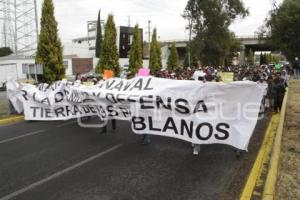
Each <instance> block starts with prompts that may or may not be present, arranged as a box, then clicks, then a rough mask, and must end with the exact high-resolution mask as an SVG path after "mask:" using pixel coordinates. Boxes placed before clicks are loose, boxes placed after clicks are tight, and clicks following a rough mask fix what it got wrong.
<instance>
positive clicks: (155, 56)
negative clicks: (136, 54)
mask: <svg viewBox="0 0 300 200" xmlns="http://www.w3.org/2000/svg"><path fill="white" fill-rule="evenodd" d="M161 68H162V62H161V49H160V45H159V43H158V42H157V30H156V29H154V30H153V34H152V41H151V45H150V59H149V69H150V71H151V74H155V73H156V72H157V71H159V70H160V69H161Z"/></svg>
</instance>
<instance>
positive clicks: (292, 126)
mask: <svg viewBox="0 0 300 200" xmlns="http://www.w3.org/2000/svg"><path fill="white" fill-rule="evenodd" d="M299 174H300V80H292V81H290V83H289V96H288V101H287V108H286V119H285V124H284V131H283V135H282V146H281V154H280V163H279V171H278V179H277V185H276V195H275V199H278V200H279V199H300V175H299Z"/></svg>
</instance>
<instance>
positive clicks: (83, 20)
mask: <svg viewBox="0 0 300 200" xmlns="http://www.w3.org/2000/svg"><path fill="white" fill-rule="evenodd" d="M42 1H43V0H38V5H39V8H38V10H39V18H40V9H41V4H42ZM53 1H54V5H55V16H56V20H57V21H58V28H59V33H60V37H61V39H62V41H64V42H66V41H71V40H72V39H73V38H77V37H83V36H86V35H87V25H86V24H87V21H89V20H96V19H97V13H98V10H99V9H101V18H102V19H106V17H107V15H108V14H109V13H112V14H114V16H115V22H116V25H117V26H120V25H123V26H127V25H128V16H130V21H131V25H132V26H133V25H134V24H136V23H138V24H139V25H140V27H141V28H143V29H144V34H145V32H146V29H147V25H148V20H151V26H152V27H157V29H158V35H159V37H160V39H161V40H175V39H184V38H187V35H188V32H187V31H185V26H186V21H185V20H184V19H183V18H182V17H181V15H182V13H183V10H184V8H185V5H186V3H187V0H53ZM243 2H244V3H245V6H246V7H247V8H249V10H250V15H249V16H248V17H247V18H245V19H238V20H237V21H236V22H235V23H234V24H233V25H232V26H231V30H233V31H234V32H235V33H236V34H237V35H252V34H254V32H255V31H257V29H258V27H259V26H261V25H262V24H263V21H264V19H265V17H266V16H267V13H268V11H269V10H270V9H271V3H270V2H271V0H243ZM277 2H278V3H280V2H282V0H277ZM144 37H145V38H144V39H146V38H147V35H144Z"/></svg>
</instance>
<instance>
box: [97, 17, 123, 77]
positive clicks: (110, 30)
mask: <svg viewBox="0 0 300 200" xmlns="http://www.w3.org/2000/svg"><path fill="white" fill-rule="evenodd" d="M116 39H117V30H116V26H115V22H114V17H113V15H108V18H107V22H106V25H105V33H104V39H103V42H102V48H101V51H102V52H101V54H100V60H99V62H98V66H97V67H99V72H100V73H103V71H104V70H105V69H107V70H112V71H113V72H114V74H115V75H116V76H118V75H119V74H120V64H119V53H118V48H117V44H116V43H117V42H116Z"/></svg>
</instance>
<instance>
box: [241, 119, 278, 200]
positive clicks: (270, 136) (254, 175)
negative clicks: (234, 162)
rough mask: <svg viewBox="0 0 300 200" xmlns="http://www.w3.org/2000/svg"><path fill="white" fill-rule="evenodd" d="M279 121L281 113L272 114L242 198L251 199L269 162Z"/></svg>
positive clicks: (243, 199)
mask: <svg viewBox="0 0 300 200" xmlns="http://www.w3.org/2000/svg"><path fill="white" fill-rule="evenodd" d="M278 122H279V114H275V115H272V117H271V120H270V122H269V125H268V128H267V130H266V132H265V136H264V139H263V142H262V144H261V147H260V149H259V152H258V155H257V157H256V160H255V162H254V164H253V167H252V169H251V171H250V174H249V176H248V179H247V181H246V184H245V186H244V188H243V191H242V194H241V196H240V199H242V200H250V199H251V197H252V194H253V191H254V189H255V186H256V183H257V181H258V180H259V177H260V175H261V174H262V170H263V165H264V163H266V162H267V158H268V155H269V153H270V152H271V149H272V143H273V140H274V137H275V133H276V129H277V126H278Z"/></svg>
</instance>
